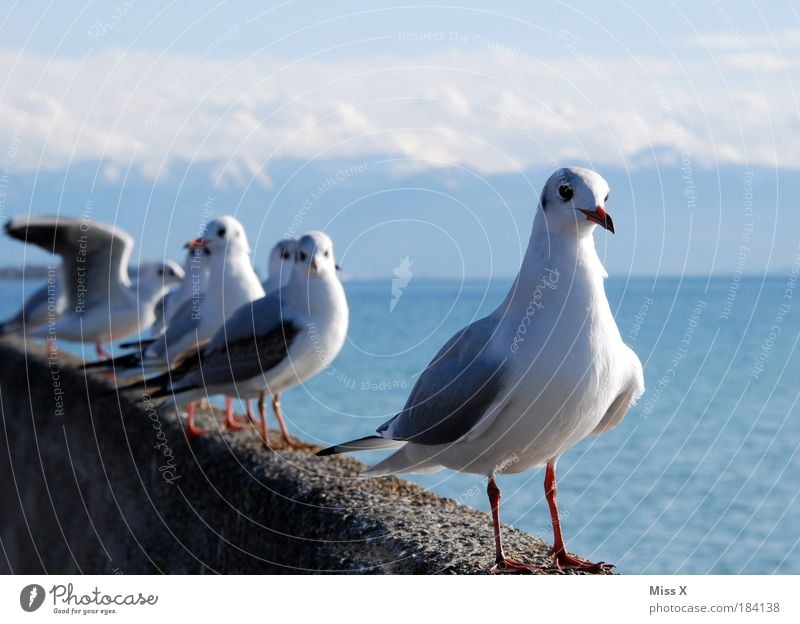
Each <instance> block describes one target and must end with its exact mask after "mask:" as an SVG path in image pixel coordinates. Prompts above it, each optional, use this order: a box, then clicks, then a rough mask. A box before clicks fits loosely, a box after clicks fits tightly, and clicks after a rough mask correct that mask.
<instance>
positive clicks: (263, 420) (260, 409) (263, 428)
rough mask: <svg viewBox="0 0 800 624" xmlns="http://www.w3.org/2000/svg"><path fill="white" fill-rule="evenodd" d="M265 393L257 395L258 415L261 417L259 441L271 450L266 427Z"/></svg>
mask: <svg viewBox="0 0 800 624" xmlns="http://www.w3.org/2000/svg"><path fill="white" fill-rule="evenodd" d="M266 397H267V393H266V392H262V393H261V394H259V395H258V414H259V416H261V441H262V442H263V443H264V446H265V447H266V448H271V447H270V445H269V428H268V427H267V400H266Z"/></svg>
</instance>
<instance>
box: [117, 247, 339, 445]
mask: <svg viewBox="0 0 800 624" xmlns="http://www.w3.org/2000/svg"><path fill="white" fill-rule="evenodd" d="M348 318H349V312H348V308H347V298H346V296H345V293H344V288H343V287H342V284H341V282H340V281H339V278H338V277H337V275H336V262H335V260H334V256H333V243H332V242H331V239H330V238H328V236H327V235H326V234H324V233H323V232H309V233H307V234H305V235H303V236H302V237H301V238H300V240H299V241H298V242H297V255H296V262H295V265H294V267H293V269H292V277H291V279H290V281H289V282H288V283H287V284H286V286H284V287H283V288H280V289H278V290H276V291H272V292H271V293H269V294H267V295H266V296H265V297H262V298H261V299H257V300H256V301H253V302H251V303H247V304H245V305H244V306H242V307H241V308H239V309H238V310H237V311H236V312H235V313H234V314H233V315H232V316H231V317H230V318H229V319H228V320H227V321H226V322H225V324H224V325H223V327H222V328H220V329H219V330H218V331H217V332H216V333H215V334H214V336H213V338H211V340H210V341H209V342H208V343H207V344H206V345H205V346H204V347H202V348H201V349H198V350H196V351H193V352H192V351H190V352H188V353H187V354H185V357H184V358H183V359H182V361H180V362H179V363H178V364H177V365H176V366H175V367H173V368H172V369H171V370H170V371H168V372H167V373H165V374H163V375H161V376H160V377H156V378H151V379H149V380H145V381H144V382H141V383H139V384H133V385H132V386H128V387H129V388H133V387H142V386H147V387H153V386H155V387H156V388H157V390H156V391H155V392H152V393H151V394H150V396H151V397H152V398H160V397H168V396H172V397H173V398H174V400H175V402H176V403H178V404H179V405H184V404H186V405H188V408H187V409H188V412H189V414H188V415H189V421H190V423H192V422H193V407H192V405H193V401H196V400H198V399H200V398H202V397H204V396H207V395H214V394H224V395H227V396H230V395H235V396H238V397H239V398H242V399H252V398H254V397H256V396H259V395H260V394H261V393H262V392H266V393H267V394H269V395H271V396H277V395H279V394H280V393H281V392H283V391H285V390H288V389H289V388H292V387H294V386H297V385H299V384H302V383H303V382H305V381H307V380H308V379H311V378H312V377H313V376H314V375H316V374H317V373H319V372H320V371H322V370H324V369H325V368H326V367H327V366H328V365H329V364H330V363H331V362H333V360H334V359H335V358H336V356H337V355H338V354H339V352H340V351H341V349H342V346H343V345H344V342H345V338H346V336H347V326H348ZM273 407H274V408H275V410H276V415H277V416H278V418H279V419H280V420H283V415H282V413H281V411H280V405H279V404H277V403H273ZM261 428H262V430H261V434H262V436H263V440H264V443H265V444H268V437H267V436H268V433H267V430H266V419H263V420H262V422H261Z"/></svg>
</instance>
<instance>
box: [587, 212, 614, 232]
mask: <svg viewBox="0 0 800 624" xmlns="http://www.w3.org/2000/svg"><path fill="white" fill-rule="evenodd" d="M579 210H580V211H581V212H582V213H583V214H585V215H586V219H587V220H588V221H591V222H592V223H596V224H597V225H599V226H600V227H604V228H605V229H607V230H608V231H609V232H611V233H612V234H613V233H614V221H613V220H612V219H611V215H610V214H608V213H607V212H606V211H605V210H603V207H602V206H598V207H597V209H596V210H584V209H583V208H579Z"/></svg>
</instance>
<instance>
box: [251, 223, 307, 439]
mask: <svg viewBox="0 0 800 624" xmlns="http://www.w3.org/2000/svg"><path fill="white" fill-rule="evenodd" d="M296 260H297V239H296V238H293V237H292V238H285V239H283V240H280V241H278V242H277V243H276V244H275V246H274V247H273V248H272V251H270V254H269V261H268V262H267V279H266V281H264V290H265V291H266V293H267V294H269V293H271V292H275V291H277V290H280V289H281V288H282V287H283V286H285V285H286V284H288V283H289V280H291V278H292V274H293V272H294V265H295V262H296ZM266 399H267V393H266V391H262V392H261V393H259V395H258V415H259V418H260V422H261V435H262V439H263V440H264V444H267V445H268V444H269V440H268V437H267V434H268V431H269V429H268V428H267V400H266ZM247 401H248V404H247V409H248V413H249V411H250V404H249V399H247ZM272 411H273V412H275V418H276V419H277V421H278V427H279V428H280V432H281V440H283V443H284V444H285V445H286V446H289V447H291V446H293V444H292V439H291V437H290V436H289V431H288V430H287V429H286V423H285V422H284V421H283V414H282V413H281V395H280V393H278V394H276V395H274V396H273V397H272Z"/></svg>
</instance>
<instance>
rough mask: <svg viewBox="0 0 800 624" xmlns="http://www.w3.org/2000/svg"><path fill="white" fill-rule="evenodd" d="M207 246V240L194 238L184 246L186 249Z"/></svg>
mask: <svg viewBox="0 0 800 624" xmlns="http://www.w3.org/2000/svg"><path fill="white" fill-rule="evenodd" d="M206 245H208V240H207V239H205V238H195V239H194V240H190V241H189V242H188V243H186V244H185V245H184V247H185V248H186V249H201V248H203V247H205V246H206Z"/></svg>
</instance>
